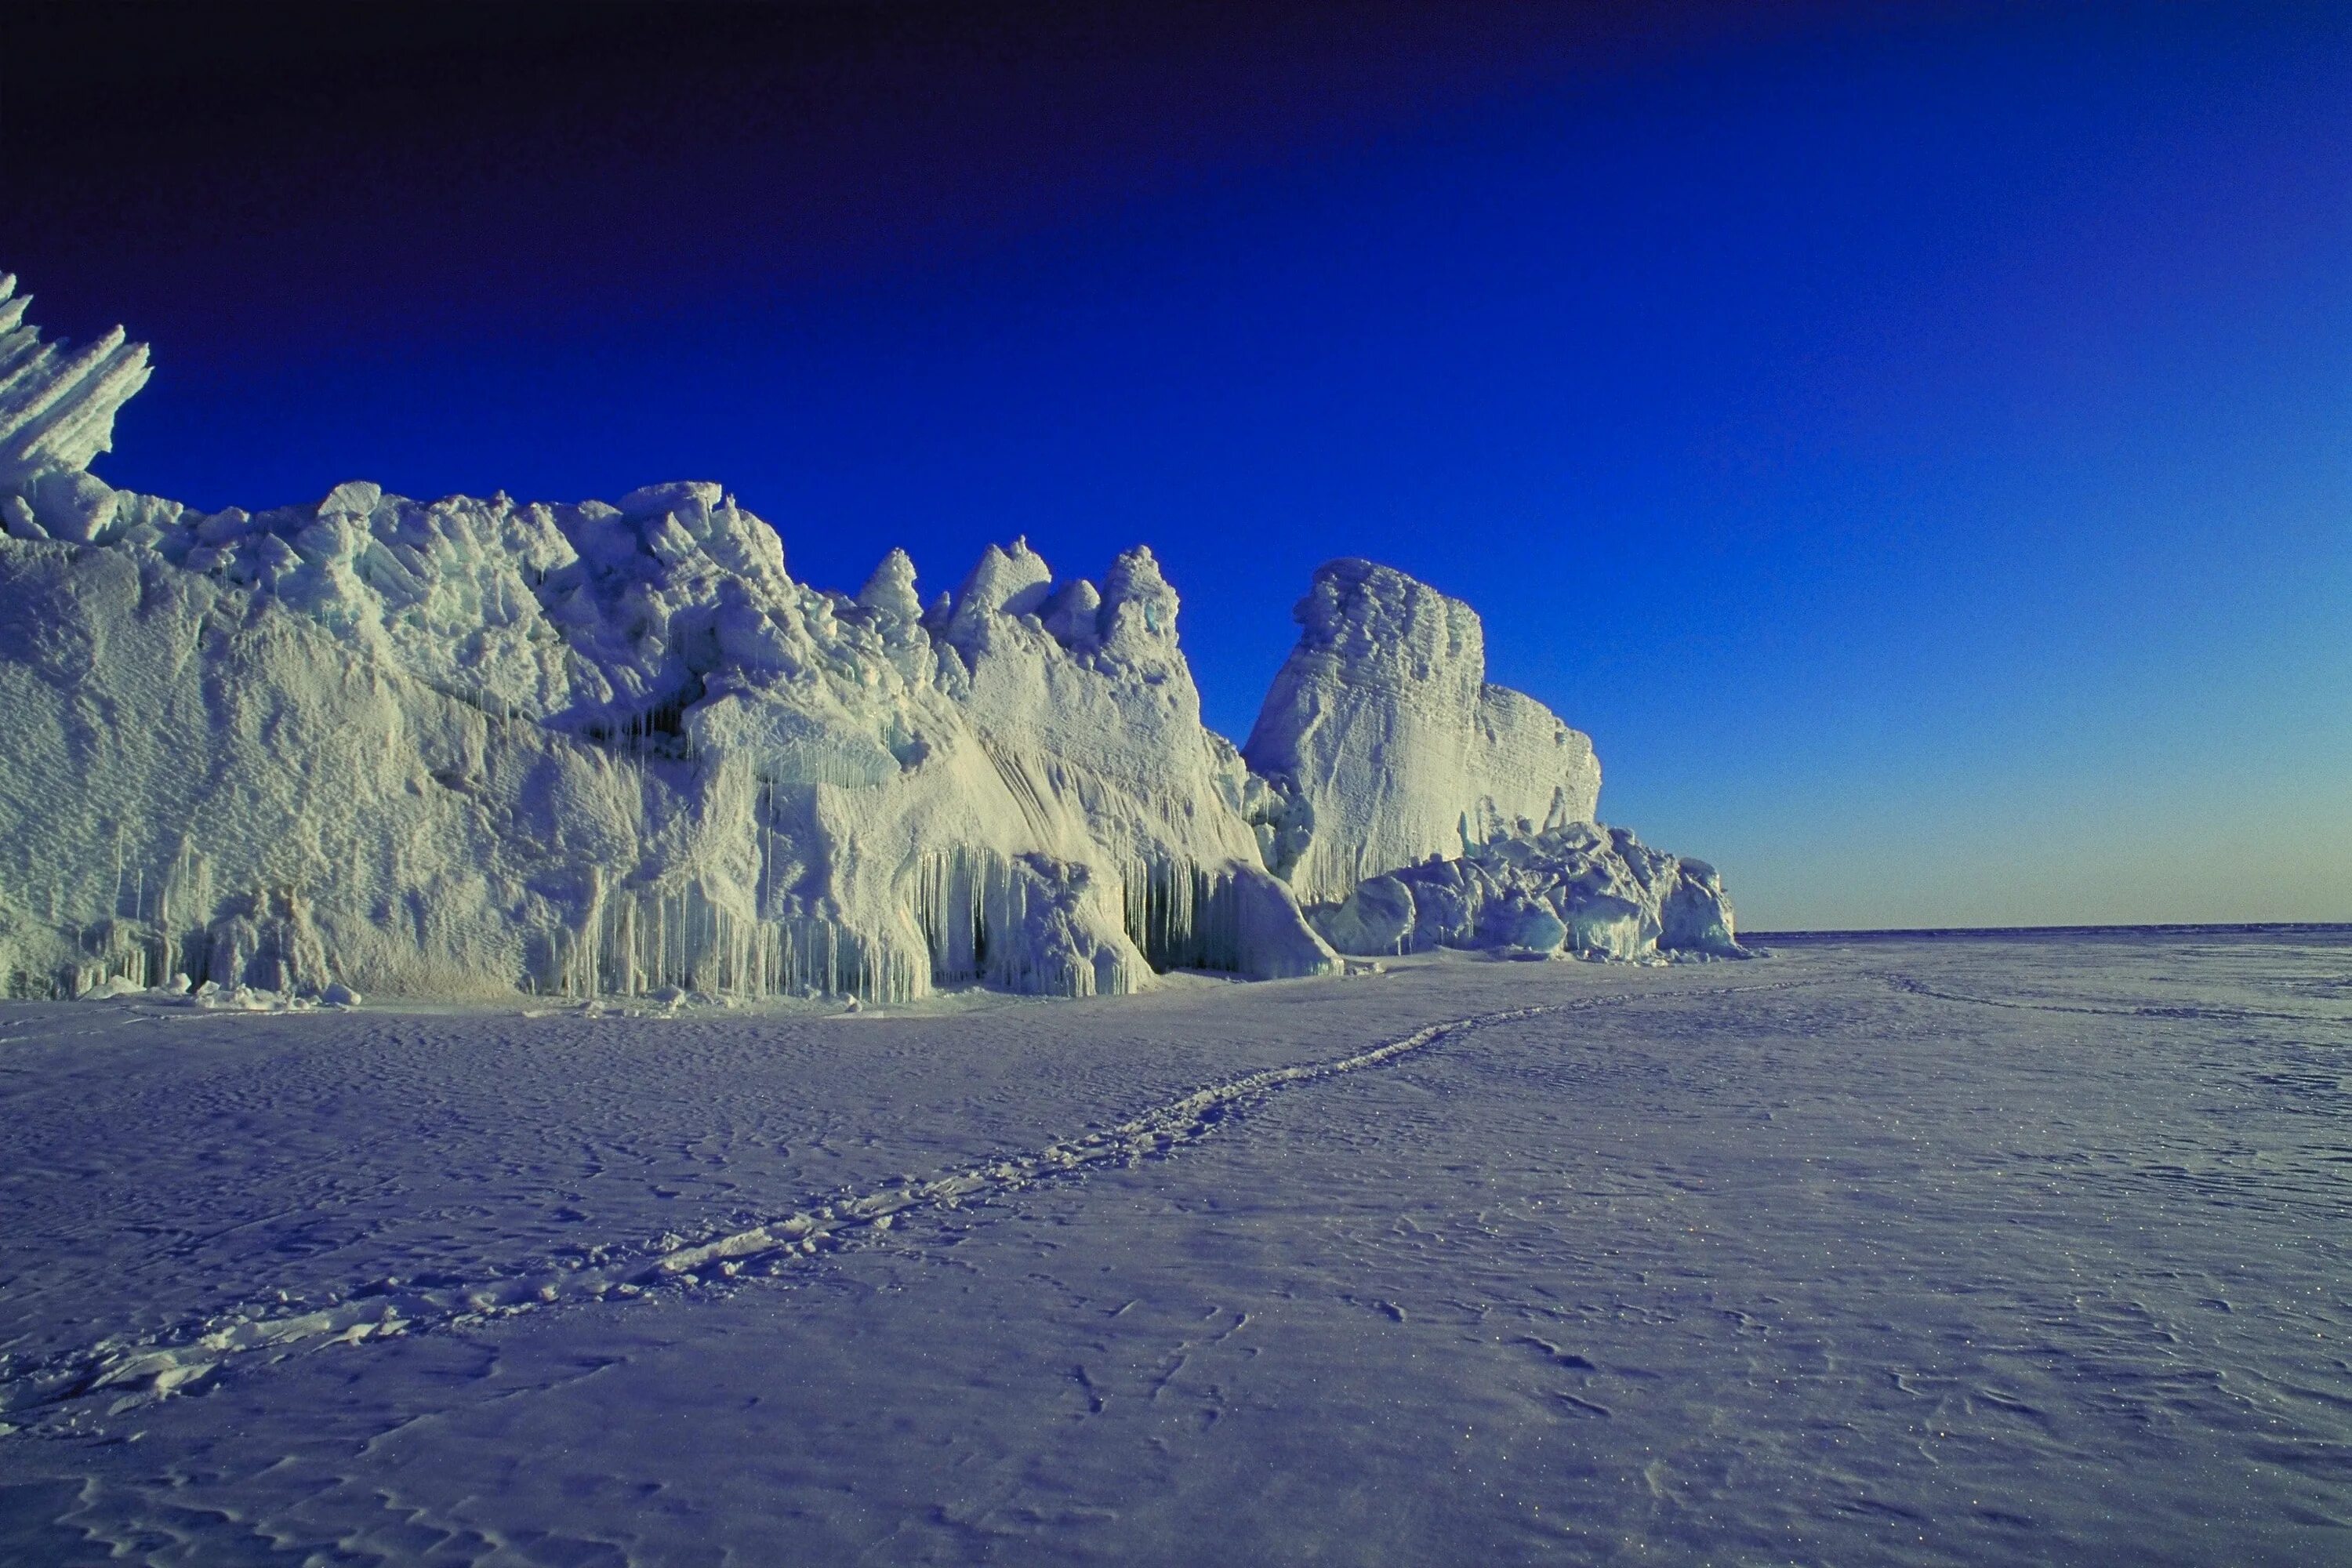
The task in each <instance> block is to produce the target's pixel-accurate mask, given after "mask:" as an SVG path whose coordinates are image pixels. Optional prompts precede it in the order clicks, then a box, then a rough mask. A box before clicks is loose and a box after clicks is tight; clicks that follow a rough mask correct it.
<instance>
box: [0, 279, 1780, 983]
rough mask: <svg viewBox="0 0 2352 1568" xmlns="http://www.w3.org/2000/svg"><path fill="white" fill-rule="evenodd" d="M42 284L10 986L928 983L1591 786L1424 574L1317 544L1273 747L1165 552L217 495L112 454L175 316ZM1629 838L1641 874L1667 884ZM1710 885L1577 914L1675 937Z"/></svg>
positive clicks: (1023, 976) (1125, 973) (15, 415)
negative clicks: (152, 482)
mask: <svg viewBox="0 0 2352 1568" xmlns="http://www.w3.org/2000/svg"><path fill="white" fill-rule="evenodd" d="M13 288H14V281H13V279H0V513H5V520H6V522H7V534H6V536H5V537H0V701H5V702H6V703H7V704H8V705H9V707H10V710H12V712H13V714H14V715H15V724H14V726H13V743H12V746H11V749H10V752H9V754H8V756H7V757H6V759H5V763H0V980H5V983H6V987H7V989H8V991H9V993H10V994H18V995H48V994H68V995H72V994H83V993H86V992H89V991H90V990H91V989H92V988H93V987H98V986H101V985H103V984H106V983H108V982H110V981H120V982H122V983H124V984H129V985H131V986H133V987H138V988H145V987H149V986H153V985H158V984H164V983H165V982H166V980H167V978H168V977H170V976H173V975H175V974H176V975H184V976H187V977H190V979H191V980H192V981H193V982H194V983H210V984H215V985H216V986H219V987H222V988H224V989H226V990H230V991H233V990H234V989H235V988H236V987H238V986H244V987H247V988H248V989H252V990H255V991H265V992H268V993H270V994H288V995H304V994H310V995H316V994H321V993H323V991H324V990H325V989H326V988H327V987H329V986H331V985H336V984H341V985H344V986H347V987H349V988H351V989H352V990H353V991H355V992H365V993H390V994H405V995H412V996H429V995H440V996H467V995H488V994H508V993H511V992H512V991H514V990H516V989H521V990H524V991H527V992H538V993H543V994H568V995H594V994H621V995H624V996H631V995H642V994H652V993H656V992H664V991H668V990H677V991H680V992H684V993H693V994H708V995H719V994H726V995H733V996H738V997H765V996H778V995H789V994H808V993H825V994H854V995H857V996H860V997H864V998H866V999H869V1000H875V1001H881V1002H899V1001H906V1000H909V999H912V998H916V997H919V996H922V995H924V994H928V993H929V991H931V990H932V989H933V988H935V987H937V986H940V985H946V984H965V983H971V982H984V983H986V984H992V985H995V986H999V987H1003V988H1008V989H1013V990H1020V991H1030V992H1039V993H1045V994H1058V995H1066V996H1085V995H1091V994H1122V993H1127V992H1131V991H1135V990H1138V989H1140V988H1143V987H1144V986H1146V985H1148V984H1150V983H1151V979H1152V976H1153V975H1154V974H1155V973H1165V972H1167V971H1170V970H1174V969H1192V968H1207V969H1214V970H1223V971H1227V972H1231V973H1238V974H1242V975H1245V976H1248V977H1251V978H1258V979H1271V978H1283V977H1296V976H1304V975H1313V974H1322V973H1335V972H1336V971H1337V970H1338V969H1339V966H1340V963H1341V961H1340V959H1339V955H1338V954H1337V953H1336V952H1334V951H1333V949H1332V947H1331V945H1330V943H1329V942H1328V941H1327V940H1326V938H1325V936H1324V935H1323V934H1321V932H1319V931H1318V928H1317V923H1316V922H1315V921H1310V920H1309V918H1308V914H1307V909H1305V908H1302V900H1303V902H1304V904H1305V905H1306V906H1307V907H1309V908H1318V907H1319V906H1324V905H1335V904H1339V903H1342V902H1343V901H1344V900H1348V899H1349V896H1350V895H1352V894H1353V893H1354V892H1355V891H1356V887H1357V883H1358V882H1360V880H1362V879H1364V878H1365V877H1367V876H1371V875H1376V874H1379V873H1381V872H1386V871H1391V870H1395V869H1397V868H1402V867H1404V866H1407V865H1409V864H1413V863H1416V862H1418V861H1420V860H1422V859H1423V858H1425V857H1426V856H1428V855H1429V854H1431V853H1433V852H1441V853H1450V854H1460V853H1462V852H1464V851H1465V850H1470V849H1475V848H1479V847H1486V846H1489V845H1492V844H1495V843H1496V842H1499V841H1503V840H1507V839H1511V838H1512V837H1514V836H1517V837H1527V838H1528V839H1529V841H1530V842H1534V836H1536V835H1538V834H1540V833H1544V832H1549V831H1553V830H1557V829H1559V828H1561V827H1562V826H1566V825H1570V824H1581V823H1586V822H1589V820H1590V819H1591V815H1592V810H1593V805H1594V799H1595V795H1596V792H1597V790H1598V788H1599V780H1600V774H1599V769H1598V766H1597V764H1596V763H1594V762H1593V759H1592V752H1591V743H1590V742H1589V741H1588V740H1587V739H1586V738H1585V737H1584V736H1583V735H1581V734H1580V733H1578V732H1577V731H1573V730H1571V729H1570V728H1568V727H1567V726H1566V725H1565V724H1563V723H1561V722H1560V721H1559V720H1558V719H1557V718H1556V717H1554V716H1553V715H1552V714H1551V713H1550V712H1549V710H1546V709H1544V708H1543V707H1542V706H1541V705H1540V704H1538V703H1536V702H1535V701H1534V700H1532V699H1529V698H1527V697H1524V696H1522V695H1520V694H1518V693H1516V692H1511V691H1507V690H1505V689H1501V688H1499V687H1494V686H1490V685H1486V683H1485V681H1484V669H1483V653H1482V651H1481V650H1482V633H1481V629H1480V626H1479V624H1478V620H1477V617H1476V616H1475V614H1474V613H1472V612H1471V611H1470V609H1469V607H1468V606H1467V605H1462V604H1460V603H1459V602H1458V601H1455V600H1452V599H1448V598H1446V597H1445V596H1444V595H1440V594H1438V593H1436V592H1435V591H1434V590H1433V589H1430V588H1428V587H1426V586H1424V585H1423V584H1418V583H1415V582H1413V581H1412V579H1410V578H1407V577H1404V576H1402V574H1398V573H1395V572H1392V571H1390V570H1389V569H1387V568H1384V567H1378V566H1373V565H1371V564H1370V563H1363V562H1335V563H1331V564H1330V565H1328V566H1326V567H1324V568H1323V569H1322V570H1321V571H1320V572H1318V574H1317V576H1316V584H1315V589H1314V592H1313V593H1312V594H1311V595H1309V597H1308V599H1307V601H1306V602H1305V603H1304V604H1302V605H1301V607H1300V612H1299V614H1300V619H1301V622H1302V624H1303V626H1304V627H1305V635H1304V636H1303V637H1302V640H1301V643H1300V646H1299V649H1298V651H1297V653H1296V654H1294V656H1293V657H1292V658H1291V660H1290V662H1289V664H1288V665H1286V667H1285V668H1284V671H1283V673H1282V676H1281V677H1280V679H1277V681H1276V686H1275V689H1274V691H1273V693H1272V694H1270V695H1269V697H1268V699H1267V702H1266V707H1265V714H1264V715H1262V716H1261V718H1260V720H1259V723H1258V726H1257V731H1256V732H1255V735H1254V736H1253V738H1252V742H1251V747H1250V751H1249V760H1248V761H1246V762H1245V761H1244V755H1243V753H1242V752H1237V751H1236V750H1235V749H1234V747H1233V746H1232V745H1231V743H1230V742H1226V741H1225V740H1223V738H1222V737H1220V736H1217V735H1215V734H1213V733H1212V732H1211V731H1208V730H1207V729H1206V728H1205V727H1204V726H1203V725H1202V722H1201V713H1200V695H1199V692H1198V690H1197V689H1196V688H1195V686H1194V685H1193V682H1192V672H1191V669H1190V668H1189V666H1188V665H1187V663H1186V661H1185V658H1184V656H1183V654H1182V652H1181V649H1180V647H1178V643H1177V635H1176V627H1177V617H1178V608H1179V606H1178V601H1177V596H1176V595H1175V593H1174V591H1173V590H1172V589H1171V587H1170V586H1169V584H1168V583H1167V581H1166V579H1165V578H1164V577H1163V576H1162V574H1161V573H1160V567H1159V564H1158V563H1157V562H1156V561H1155V560H1154V558H1153V557H1152V555H1151V552H1150V551H1149V550H1148V549H1146V548H1143V547H1140V546H1139V547H1137V548H1135V549H1133V550H1129V551H1128V552H1125V553H1123V554H1121V555H1120V556H1118V558H1117V559H1116V560H1115V561H1114V562H1113V563H1111V566H1110V569H1109V571H1108V573H1107V574H1105V575H1104V577H1103V580H1102V582H1101V583H1100V584H1095V583H1091V582H1088V581H1086V580H1084V579H1066V580H1057V579H1056V578H1055V575H1054V574H1053V572H1052V570H1051V569H1050V568H1049V567H1048V566H1047V565H1046V563H1045V562H1044V561H1043V560H1042V559H1040V558H1039V557H1038V555H1037V554H1036V553H1035V552H1034V551H1032V550H1031V549H1029V547H1028V546H1027V544H1026V543H1025V542H1022V541H1014V542H1013V543H1012V544H1010V545H1008V546H1003V547H999V546H995V545H991V546H989V547H988V549H987V550H986V551H985V552H983V554H982V558H981V560H980V561H979V563H977V564H976V565H974V566H973V568H972V569H971V572H970V573H968V574H966V575H965V577H964V578H963V580H962V582H961V584H960V585H959V586H958V587H957V588H956V589H955V590H954V591H953V592H952V593H943V594H941V595H938V597H937V598H936V599H935V600H934V602H933V603H932V605H930V607H929V609H925V608H924V607H923V601H922V598H921V596H920V595H919V592H918V590H917V579H916V571H915V566H914V563H912V562H911V561H910V560H908V557H907V555H906V554H905V552H901V551H895V550H894V551H892V552H889V553H888V554H887V556H886V557H885V558H884V560H883V561H882V563H880V564H879V565H878V566H877V568H876V570H875V572H874V574H873V576H872V577H871V579H870V580H869V581H868V582H867V583H866V585H865V587H864V588H863V589H862V590H861V591H860V592H859V593H858V594H857V595H856V596H855V597H852V596H850V595H844V594H839V593H829V592H824V591H821V590H818V589H815V588H812V587H810V586H807V585H806V584H802V583H800V582H798V581H796V580H795V579H794V578H793V576H792V575H791V574H790V573H789V572H788V571H787V569H786V563H785V555H784V549H783V544H782V541H781V539H780V538H779V537H778V535H777V533H776V531H775V530H774V529H772V527H770V526H769V525H768V524H767V523H766V522H765V521H761V519H760V518H758V517H756V516H754V515H752V514H751V512H749V511H747V510H743V509H742V508H741V507H740V506H739V505H737V504H736V502H735V500H734V499H733V498H732V497H731V496H730V495H728V494H727V493H726V492H725V491H724V490H723V489H720V487H719V486H717V485H715V484H708V483H699V482H688V483H674V484H663V485H654V486H648V487H646V488H645V489H639V490H636V491H635V492H632V493H631V494H629V495H626V496H624V497H622V498H621V499H620V500H619V501H617V502H615V503H610V504H607V503H604V502H601V501H583V502H581V503H579V504H576V505H553V504H547V503H540V502H532V503H524V502H518V501H516V500H512V499H510V498H509V497H507V496H505V495H498V496H493V497H490V498H488V499H487V500H484V499H478V498H471V497H464V496H452V497H446V498H444V499H442V500H433V501H420V500H412V499H409V498H405V497H402V496H398V495H392V494H387V493H386V492H385V491H383V489H381V488H380V487H378V486H376V485H374V484H371V483H367V482H364V481H353V482H352V483H348V484H344V485H341V486H338V487H337V488H336V489H334V490H333V491H331V493H330V494H328V495H327V496H326V497H325V498H323V499H322V500H319V501H318V502H316V503H314V504H308V505H300V506H290V507H282V508H278V509H277V510H268V511H262V512H257V513H252V512H247V511H245V510H241V509H237V508H234V507H232V508H229V509H227V510H222V511H219V512H214V513H209V514H207V513H203V512H200V511H197V510H193V509H190V508H187V507H184V506H182V505H180V504H179V503H176V502H173V501H170V500H163V499H162V498H158V497H152V496H146V495H140V494H135V493H131V492H128V491H116V490H114V489H111V488H110V487H109V486H107V485H106V484H105V483H104V482H103V481H102V480H100V479H98V478H97V477H96V476H94V475H92V474H90V473H89V471H88V469H87V467H86V465H87V464H88V462H89V460H90V459H91V458H92V457H94V456H95V454H96V453H98V452H99V451H101V450H103V449H105V447H106V446H107V442H108V440H109V437H110V430H111V426H112V419H113V415H114V412H115V410H116V409H117V408H119V407H120V406H121V403H122V401H123V399H125V398H127V397H128V396H130V395H131V393H133V392H135V391H136V390H137V389H138V387H139V386H140V385H141V384H143V382H144V380H145V378H146V375H147V374H148V372H147V363H146V349H145V347H144V345H139V344H130V343H126V342H124V341H123V339H122V334H121V331H120V330H119V329H118V330H117V331H115V332H113V333H110V334H109V335H108V337H107V338H106V339H104V340H102V341H101V342H100V343H98V344H95V345H92V346H91V347H90V348H89V349H88V350H86V351H83V352H81V353H77V354H72V355H66V354H62V353H59V352H58V351H57V350H56V349H55V348H54V347H51V346H48V345H44V344H42V343H40V342H39V340H38V336H37V333H36V332H35V331H34V330H33V329H32V328H31V327H29V326H27V325H25V324H23V322H22V306H23V300H18V299H14V298H13V297H12V296H13ZM1254 766H1255V769H1256V771H1255V772H1253V767H1254ZM1545 852H1547V853H1548V852H1549V851H1545ZM1631 864H1632V863H1631V862H1626V861H1624V860H1623V858H1622V856H1620V857H1619V863H1617V864H1615V866H1614V868H1613V869H1612V872H1611V873H1610V875H1611V876H1613V877H1614V878H1615V879H1616V881H1615V882H1612V884H1611V885H1612V887H1614V886H1615V885H1616V883H1619V882H1628V883H1629V885H1631V884H1639V885H1640V887H1641V888H1642V889H1650V888H1651V887H1652V884H1653V883H1654V881H1655V879H1654V878H1652V877H1650V876H1649V875H1648V873H1647V872H1644V871H1639V870H1633V869H1628V868H1629V867H1630V866H1631ZM1414 874H1415V875H1421V874H1422V873H1420V872H1418V871H1416V872H1415V873H1414ZM1576 874H1581V873H1576ZM1563 875H1570V873H1568V872H1563ZM1629 879H1630V882H1629ZM1556 880H1557V879H1556ZM1602 880H1604V881H1606V880H1609V878H1607V877H1604V878H1603V879H1602ZM1685 883H1686V884H1687V885H1689V886H1694V887H1695V886H1697V883H1696V881H1694V880H1693V879H1687V878H1686V879H1685ZM1718 890H1719V889H1718ZM1612 896H1613V895H1612ZM1672 896H1674V895H1673V894H1672V893H1671V891H1669V892H1667V893H1664V894H1661V895H1660V897H1658V898H1651V899H1649V900H1648V902H1646V903H1643V902H1642V899H1641V898H1639V897H1637V898H1636V899H1635V900H1634V901H1635V902H1636V903H1637V904H1641V908H1642V913H1641V915H1640V916H1639V917H1638V918H1637V919H1636V920H1635V921H1634V923H1633V926H1632V927H1631V928H1628V929H1629V930H1631V931H1633V935H1632V936H1631V937H1630V938H1627V939H1626V940H1618V939H1617V938H1615V937H1612V938H1610V939H1608V940H1605V941H1604V940H1601V939H1600V938H1598V937H1594V938H1593V939H1592V940H1590V941H1588V940H1585V939H1583V938H1580V939H1579V940H1578V942H1575V943H1573V944H1571V945H1572V946H1574V947H1575V948H1576V949H1577V950H1578V951H1582V952H1609V953H1611V954H1612V955H1615V956H1641V955H1644V954H1646V953H1648V952H1653V951H1654V950H1655V949H1656V947H1657V946H1658V945H1659V944H1660V943H1661V942H1663V943H1664V945H1666V946H1669V947H1671V946H1674V945H1676V939H1675V936H1674V934H1673V933H1674V931H1675V930H1678V929H1679V928H1678V927H1676V926H1675V922H1674V921H1673V920H1672V919H1670V918H1669V917H1668V916H1667V914H1666V912H1665V910H1664V904H1663V902H1662V901H1661V900H1662V899H1664V898H1669V897H1672ZM1555 901H1557V900H1555ZM1715 914H1716V916H1717V917H1719V924H1720V925H1721V941H1720V942H1714V943H1713V944H1712V945H1713V947H1714V948H1715V949H1716V950H1717V951H1723V952H1732V951H1736V946H1735V945H1734V944H1733V943H1732V942H1731V937H1730V923H1729V922H1730V912H1729V906H1728V904H1727V903H1722V902H1721V901H1720V900H1718V902H1717V906H1716V909H1715ZM1354 918H1355V917H1352V916H1342V917H1340V919H1339V923H1338V925H1337V926H1335V925H1334V922H1333V921H1332V920H1331V919H1329V918H1323V917H1322V916H1321V915H1319V914H1318V919H1319V920H1320V923H1321V925H1322V927H1323V928H1324V929H1325V930H1327V931H1328V930H1346V931H1354V930H1355V929H1356V927H1355V926H1354V925H1350V924H1349V920H1351V919H1354ZM1594 918H1595V919H1598V918H1599V917H1597V916H1595V917H1594ZM1358 923H1359V924H1360V921H1358ZM1490 923H1491V922H1488V923H1485V924H1482V923H1481V922H1480V921H1477V920H1475V919H1474V920H1471V921H1466V922H1456V923H1455V924H1454V926H1450V927H1444V928H1443V934H1441V927H1440V926H1439V925H1438V924H1436V923H1428V924H1427V925H1426V932H1425V934H1426V935H1427V936H1428V939H1429V940H1431V941H1448V942H1453V941H1459V942H1486V941H1488V940H1490V937H1489V931H1488V924H1490ZM1588 923H1589V922H1588ZM1702 923H1704V922H1702ZM1652 927H1654V928H1655V929H1654V930H1652V929H1651V928H1652ZM1417 929H1419V928H1417ZM1580 929H1581V928H1580ZM1595 929H1596V930H1597V929H1598V928H1597V927H1596V928H1595ZM1376 945H1377V944H1376ZM1556 945H1557V944H1556ZM1681 945H1685V946H1694V947H1704V946H1708V945H1710V944H1709V943H1708V942H1685V943H1682V944H1681ZM1383 951H1386V949H1383Z"/></svg>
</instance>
